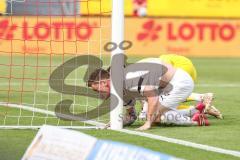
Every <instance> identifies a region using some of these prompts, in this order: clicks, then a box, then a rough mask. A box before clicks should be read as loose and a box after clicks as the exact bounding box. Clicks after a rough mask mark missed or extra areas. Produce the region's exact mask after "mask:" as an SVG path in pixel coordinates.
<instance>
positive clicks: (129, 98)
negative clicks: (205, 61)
mask: <svg viewBox="0 0 240 160" xmlns="http://www.w3.org/2000/svg"><path fill="white" fill-rule="evenodd" d="M88 86H89V87H91V88H92V89H93V90H95V91H98V92H99V93H100V94H101V95H103V97H105V98H108V97H109V96H110V74H109V73H108V72H107V71H105V70H103V69H98V70H96V71H95V72H93V73H92V74H91V75H90V77H89V80H88ZM193 88H194V82H193V80H192V78H191V77H190V75H189V74H188V73H186V72H185V71H184V70H182V69H176V68H174V67H173V66H172V65H170V64H166V63H164V62H163V61H161V60H160V59H158V58H151V59H144V60H142V61H139V62H137V63H135V64H131V65H129V66H127V67H126V68H125V77H124V88H123V90H124V93H125V96H124V101H125V105H128V106H129V105H130V107H127V108H128V109H129V110H132V108H133V107H134V104H135V103H134V102H135V100H136V98H137V99H139V98H144V99H145V100H147V102H148V113H147V120H146V122H145V124H144V125H143V126H141V127H140V128H138V129H139V130H147V129H149V128H151V125H152V123H154V122H165V123H173V124H177V125H199V126H201V125H209V122H208V120H207V117H206V116H205V115H204V114H201V113H196V114H195V115H194V116H193V117H192V118H190V117H188V116H185V115H184V114H182V113H180V112H178V110H177V107H178V106H179V104H180V103H181V102H184V101H185V100H186V99H187V98H188V97H189V95H190V94H191V93H192V91H193Z"/></svg>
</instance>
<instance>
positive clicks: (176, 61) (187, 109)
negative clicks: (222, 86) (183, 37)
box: [139, 54, 223, 119]
mask: <svg viewBox="0 0 240 160" xmlns="http://www.w3.org/2000/svg"><path fill="white" fill-rule="evenodd" d="M159 59H160V60H161V61H164V62H165V63H167V64H171V65H172V66H173V67H174V68H180V69H182V70H184V71H185V72H187V73H188V74H189V75H190V76H191V78H192V79H193V81H194V82H196V80H197V71H196V69H195V66H194V65H193V63H192V61H191V60H190V59H188V58H187V57H184V56H180V55H176V54H165V55H161V56H160V57H159ZM212 100H213V93H205V94H199V93H192V94H191V95H190V96H189V97H188V98H187V99H186V101H197V102H200V103H199V104H198V105H197V106H188V105H183V104H181V105H180V106H178V107H177V109H178V110H180V112H183V113H184V114H187V113H188V115H189V116H192V115H193V114H194V113H196V112H198V111H199V109H200V108H201V107H200V108H199V106H203V105H204V106H205V107H204V109H200V110H203V111H202V112H204V113H205V114H209V115H212V116H215V117H216V118H219V119H222V118H223V116H222V114H221V112H220V111H219V110H218V109H217V108H216V107H214V106H213V105H212ZM141 103H142V111H141V113H140V115H139V118H140V119H146V114H147V109H148V108H147V106H148V105H147V102H146V101H141Z"/></svg>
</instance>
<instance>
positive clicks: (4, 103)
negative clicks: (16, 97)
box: [0, 102, 106, 129]
mask: <svg viewBox="0 0 240 160" xmlns="http://www.w3.org/2000/svg"><path fill="white" fill-rule="evenodd" d="M1 106H3V107H11V108H18V109H23V110H26V111H30V112H37V113H41V114H46V115H51V116H55V117H56V114H55V112H53V111H48V110H44V109H40V108H34V107H30V106H25V105H20V104H11V103H7V102H0V107H1ZM60 115H62V116H64V117H66V118H69V119H72V120H76V121H82V122H84V123H86V124H89V125H94V126H95V128H97V129H98V128H104V127H105V126H106V124H104V123H100V122H96V121H92V120H83V119H82V118H80V117H75V116H71V115H65V114H60ZM20 127H24V126H16V127H15V128H20ZM31 127H32V128H34V127H35V128H38V126H29V128H31ZM0 128H7V127H6V126H5V127H4V126H2V127H1V126H0ZM10 128H11V127H10ZM66 128H77V126H66ZM78 128H82V126H79V127H78Z"/></svg>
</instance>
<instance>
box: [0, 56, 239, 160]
mask: <svg viewBox="0 0 240 160" xmlns="http://www.w3.org/2000/svg"><path fill="white" fill-rule="evenodd" d="M40 59H41V60H40ZM137 59H139V58H136V57H130V61H132V62H134V61H135V60H137ZM192 60H193V63H194V64H195V66H196V68H197V71H198V81H197V84H196V87H195V92H200V93H203V92H213V93H215V97H216V99H215V101H214V105H215V106H217V108H219V109H220V110H221V111H222V112H223V114H224V120H217V119H215V118H214V117H210V122H211V126H209V127H177V126H160V127H159V126H155V127H153V128H152V129H151V130H149V131H147V132H149V133H152V134H157V135H162V136H167V137H172V138H178V139H182V140H187V141H191V142H197V143H201V144H207V145H211V146H216V147H220V148H224V149H231V150H238V151H240V145H239V142H240V138H239V133H240V124H239V121H240V118H239V116H238V115H239V114H240V111H239V110H238V108H239V102H240V99H239V98H238V94H239V89H240V83H239V79H240V59H229V58H224V59H219V58H193V59H192ZM60 62H62V57H57V58H55V57H54V58H52V60H51V66H52V67H51V68H50V67H48V68H47V67H46V66H47V65H46V64H50V62H49V57H41V58H39V59H36V57H31V56H27V57H25V58H24V57H23V56H14V57H13V58H10V57H4V56H3V57H1V59H0V72H1V75H0V85H1V89H0V101H4V102H6V101H9V102H12V103H22V104H25V105H34V106H35V107H38V108H42V109H47V110H54V106H55V104H56V103H57V102H59V101H60V100H61V99H64V98H71V99H72V98H73V96H72V95H62V96H61V94H59V93H57V92H54V91H53V90H51V89H50V88H49V86H48V77H49V74H50V73H51V71H52V70H54V68H56V66H57V65H59V64H60ZM108 62H109V60H108V58H105V59H104V63H105V65H107V64H108ZM8 64H19V66H17V65H16V66H12V67H11V68H10V67H9V66H7V65H8ZM22 64H25V67H24V66H22ZM36 64H38V66H42V67H38V68H36V67H34V65H35V66H36ZM44 66H45V67H44ZM10 73H11V74H10ZM83 73H84V72H83V69H78V70H76V71H75V72H73V73H72V74H71V75H69V77H68V78H69V81H68V80H67V83H69V84H75V82H74V81H71V79H74V78H76V77H78V83H79V84H83V83H84V82H82V81H80V79H82V77H81V76H82V75H83ZM4 77H6V78H4ZM9 77H12V78H11V80H9ZM79 77H80V78H79ZM23 79H24V81H23ZM35 79H37V80H35ZM9 83H10V84H11V85H10V86H9ZM13 84H15V85H13ZM40 84H46V85H40ZM206 84H207V85H206ZM25 91H29V92H25ZM30 91H36V92H30ZM34 97H35V98H34ZM100 103H101V101H100V100H96V99H91V98H87V97H84V96H75V99H74V106H75V107H74V108H75V110H73V108H72V111H74V112H76V113H77V112H82V111H83V106H84V109H91V108H94V106H96V105H98V104H100ZM97 120H99V121H103V122H106V120H107V116H106V115H105V116H102V117H100V118H98V119H97ZM45 123H47V124H53V125H82V123H78V122H69V121H67V122H66V121H63V120H58V119H56V118H52V117H51V116H46V115H41V114H34V115H33V113H31V112H26V111H22V110H18V109H9V108H7V109H6V107H0V125H14V124H15V125H17V124H19V125H40V124H45ZM142 123H143V122H142V121H138V122H136V123H135V124H134V125H133V126H131V127H129V128H128V129H135V128H136V127H139V125H141V124H142ZM81 131H82V132H85V133H87V134H90V135H93V136H96V137H98V138H101V139H110V140H116V141H121V142H126V143H130V144H135V145H139V146H142V147H146V148H149V149H152V150H155V151H159V152H163V153H167V154H170V155H174V156H176V157H180V158H185V159H194V160H196V159H237V158H235V157H233V156H227V155H224V154H218V153H213V152H207V151H202V150H199V149H194V148H191V147H184V146H181V145H176V144H171V143H166V142H161V141H156V140H152V139H148V138H142V137H138V136H132V135H128V134H123V133H119V132H115V131H109V130H81ZM36 132H37V131H36V130H0V157H1V158H0V159H8V160H15V159H20V157H21V156H22V155H23V153H24V151H25V150H26V148H27V146H28V145H29V144H30V142H31V140H32V139H33V137H34V136H35V134H36Z"/></svg>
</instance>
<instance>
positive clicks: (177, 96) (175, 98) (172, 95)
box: [159, 68, 194, 110]
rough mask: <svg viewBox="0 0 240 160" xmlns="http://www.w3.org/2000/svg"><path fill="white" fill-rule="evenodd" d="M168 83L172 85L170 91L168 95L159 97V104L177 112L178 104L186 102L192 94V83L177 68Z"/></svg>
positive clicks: (188, 77) (189, 78) (186, 74)
mask: <svg viewBox="0 0 240 160" xmlns="http://www.w3.org/2000/svg"><path fill="white" fill-rule="evenodd" d="M169 83H170V84H171V85H172V90H171V91H170V92H169V93H168V94H165V95H161V96H159V102H160V103H161V105H163V106H165V107H167V108H170V109H171V110H177V107H178V106H179V104H180V103H182V102H184V101H186V99H187V98H188V97H189V96H190V94H191V93H192V91H193V88H194V82H193V80H192V78H191V77H190V75H189V74H188V73H187V72H185V71H184V70H182V69H180V68H178V69H177V70H176V73H175V74H174V76H173V78H172V80H171V81H170V82H169Z"/></svg>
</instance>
